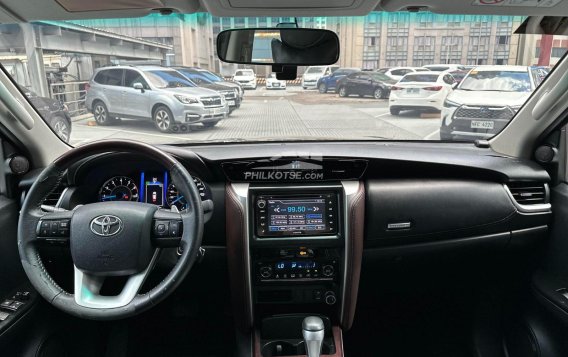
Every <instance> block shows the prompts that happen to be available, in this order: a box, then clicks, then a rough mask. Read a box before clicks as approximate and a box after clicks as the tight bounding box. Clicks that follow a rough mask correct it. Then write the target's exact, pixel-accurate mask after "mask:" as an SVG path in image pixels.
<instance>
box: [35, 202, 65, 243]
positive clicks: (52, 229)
mask: <svg viewBox="0 0 568 357" xmlns="http://www.w3.org/2000/svg"><path fill="white" fill-rule="evenodd" d="M72 218H73V211H67V210H58V211H54V212H49V213H46V214H44V215H43V216H42V217H41V218H40V219H39V221H38V223H37V227H36V240H37V241H38V242H41V243H47V244H54V245H68V244H69V236H70V232H71V219H72Z"/></svg>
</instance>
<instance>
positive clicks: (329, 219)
mask: <svg viewBox="0 0 568 357" xmlns="http://www.w3.org/2000/svg"><path fill="white" fill-rule="evenodd" d="M335 200H336V198H335V195H333V194H323V195H317V196H315V197H314V196H310V197H306V196H304V197H302V196H299V197H290V196H288V197H275V196H263V197H260V198H259V199H258V201H257V203H258V202H260V203H261V206H265V208H264V207H263V208H262V209H259V210H258V211H257V212H259V213H260V214H259V215H258V216H257V233H258V235H259V236H261V237H262V236H295V235H304V236H305V235H329V234H335V233H336V232H337V230H336V226H335V214H336V212H335Z"/></svg>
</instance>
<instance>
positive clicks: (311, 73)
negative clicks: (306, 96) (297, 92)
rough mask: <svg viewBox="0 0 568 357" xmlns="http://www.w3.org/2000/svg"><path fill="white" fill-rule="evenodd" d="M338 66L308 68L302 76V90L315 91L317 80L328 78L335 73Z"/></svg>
mask: <svg viewBox="0 0 568 357" xmlns="http://www.w3.org/2000/svg"><path fill="white" fill-rule="evenodd" d="M338 68H339V66H310V67H308V68H307V69H306V71H305V72H304V74H303V75H302V88H303V89H316V88H317V86H318V80H319V79H320V78H321V77H323V76H328V75H330V74H332V73H333V72H335V70H336V69H338Z"/></svg>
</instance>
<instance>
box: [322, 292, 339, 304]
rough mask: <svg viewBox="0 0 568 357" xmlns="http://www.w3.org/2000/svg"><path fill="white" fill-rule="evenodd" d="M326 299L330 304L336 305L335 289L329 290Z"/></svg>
mask: <svg viewBox="0 0 568 357" xmlns="http://www.w3.org/2000/svg"><path fill="white" fill-rule="evenodd" d="M324 301H325V303H326V304H328V305H334V304H335V303H336V302H337V298H336V297H335V293H334V292H333V291H327V292H326V293H325V296H324Z"/></svg>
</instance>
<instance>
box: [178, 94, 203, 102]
mask: <svg viewBox="0 0 568 357" xmlns="http://www.w3.org/2000/svg"><path fill="white" fill-rule="evenodd" d="M174 97H176V99H177V100H179V101H180V102H182V103H183V104H197V103H199V100H197V98H193V97H186V96H183V95H179V94H174Z"/></svg>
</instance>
